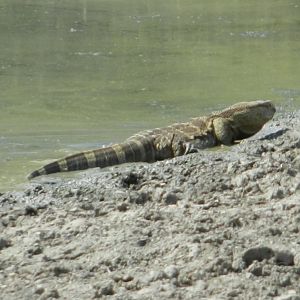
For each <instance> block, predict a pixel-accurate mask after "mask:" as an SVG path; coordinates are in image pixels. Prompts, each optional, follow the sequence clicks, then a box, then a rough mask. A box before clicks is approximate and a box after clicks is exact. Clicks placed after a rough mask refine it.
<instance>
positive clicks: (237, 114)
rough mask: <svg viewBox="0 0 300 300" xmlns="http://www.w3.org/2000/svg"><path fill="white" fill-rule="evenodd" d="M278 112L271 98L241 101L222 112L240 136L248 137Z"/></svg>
mask: <svg viewBox="0 0 300 300" xmlns="http://www.w3.org/2000/svg"><path fill="white" fill-rule="evenodd" d="M275 112H276V109H275V106H274V104H273V103H272V101H271V100H257V101H251V102H240V103H237V104H234V105H233V106H231V107H230V108H228V109H226V110H224V111H222V112H221V115H222V116H223V115H224V117H225V118H228V119H230V121H231V124H232V126H233V127H234V128H235V130H236V131H238V132H239V138H240V139H243V138H247V137H249V136H252V135H254V134H255V133H257V132H258V131H259V130H260V129H261V128H262V127H263V126H264V124H265V123H266V122H268V121H270V120H271V119H272V118H273V116H274V114H275Z"/></svg>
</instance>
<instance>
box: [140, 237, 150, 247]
mask: <svg viewBox="0 0 300 300" xmlns="http://www.w3.org/2000/svg"><path fill="white" fill-rule="evenodd" d="M147 242H148V239H147V238H145V239H140V240H138V241H137V245H138V246H139V247H144V246H146V244H147Z"/></svg>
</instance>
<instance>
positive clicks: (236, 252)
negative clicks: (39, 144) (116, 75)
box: [0, 111, 300, 300]
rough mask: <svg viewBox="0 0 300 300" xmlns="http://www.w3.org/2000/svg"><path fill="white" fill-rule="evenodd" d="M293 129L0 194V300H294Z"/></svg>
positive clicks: (273, 125) (290, 116) (295, 125)
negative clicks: (238, 142) (157, 160)
mask: <svg viewBox="0 0 300 300" xmlns="http://www.w3.org/2000/svg"><path fill="white" fill-rule="evenodd" d="M299 120H300V111H297V112H292V113H291V112H289V113H288V112H281V113H278V114H277V115H276V117H275V118H274V120H273V121H272V122H269V123H268V124H267V125H266V126H265V127H264V128H263V130H262V131H261V132H259V133H258V134H257V135H255V136H254V137H252V138H251V139H248V140H246V141H244V142H243V143H241V144H240V145H236V146H233V147H226V148H223V149H218V150H209V151H202V152H201V153H196V154H191V155H187V156H183V157H179V158H176V159H171V160H167V161H163V162H157V163H154V164H133V165H123V166H118V167H113V168H108V169H105V170H99V169H92V170H88V171H85V172H79V173H77V174H76V178H75V179H74V178H71V179H70V178H66V177H61V176H48V177H44V178H40V179H37V180H36V181H34V182H32V183H30V184H28V186H26V187H24V190H23V191H21V192H7V193H4V194H2V195H1V196H0V218H1V219H0V295H1V296H0V298H2V299H55V298H59V299H95V298H103V299H278V300H279V299H281V300H283V299H285V300H296V299H300V232H299V231H300V150H299V148H300V121H299Z"/></svg>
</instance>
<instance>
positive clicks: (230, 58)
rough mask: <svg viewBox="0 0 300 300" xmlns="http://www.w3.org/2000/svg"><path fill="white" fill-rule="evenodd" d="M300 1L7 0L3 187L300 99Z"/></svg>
mask: <svg viewBox="0 0 300 300" xmlns="http://www.w3.org/2000/svg"><path fill="white" fill-rule="evenodd" d="M299 78H300V2H299V1H296V0H293V1H292V0H264V1H260V0H252V1H242V0H240V1H238V0H231V1H224V0H203V1H199V0H164V1H161V0H148V1H147V0H128V1H124V0H43V1H38V0H35V1H33V0H0V130H1V131H0V154H1V156H0V191H5V190H7V189H15V188H16V187H17V186H19V185H20V184H22V183H24V182H26V180H25V176H26V174H27V173H29V172H30V171H32V170H33V169H35V168H37V167H40V166H41V165H43V164H44V163H45V162H47V161H48V160H50V159H53V158H58V157H61V156H64V155H66V154H69V153H73V152H75V151H79V150H83V149H91V148H95V147H98V146H101V145H103V144H107V143H111V142H117V141H121V140H123V139H124V138H126V137H128V136H129V135H130V134H132V133H135V132H136V131H139V130H142V129H145V128H152V127H157V126H163V125H166V124H169V123H172V122H175V121H182V120H186V119H187V118H189V117H193V116H197V115H201V114H205V113H207V112H209V111H211V110H212V109H219V108H223V107H225V106H227V105H228V104H232V103H234V102H238V101H241V100H254V99H266V98H269V99H273V100H274V101H275V103H276V104H277V105H285V104H286V103H290V102H292V103H293V104H294V105H295V106H296V107H297V106H298V107H299V106H300V80H299Z"/></svg>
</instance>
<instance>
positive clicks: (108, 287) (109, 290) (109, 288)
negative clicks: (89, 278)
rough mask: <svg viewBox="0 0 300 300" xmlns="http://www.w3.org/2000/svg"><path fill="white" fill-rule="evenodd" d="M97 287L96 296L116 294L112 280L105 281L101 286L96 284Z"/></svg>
mask: <svg viewBox="0 0 300 300" xmlns="http://www.w3.org/2000/svg"><path fill="white" fill-rule="evenodd" d="M94 288H95V289H96V291H95V295H94V298H102V296H112V295H114V293H115V292H114V286H113V283H112V282H109V283H104V284H103V285H102V286H101V287H100V286H98V285H97V286H94Z"/></svg>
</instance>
